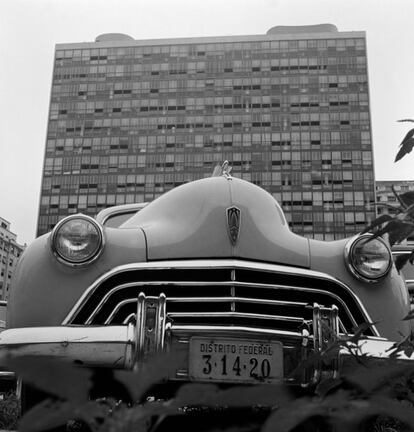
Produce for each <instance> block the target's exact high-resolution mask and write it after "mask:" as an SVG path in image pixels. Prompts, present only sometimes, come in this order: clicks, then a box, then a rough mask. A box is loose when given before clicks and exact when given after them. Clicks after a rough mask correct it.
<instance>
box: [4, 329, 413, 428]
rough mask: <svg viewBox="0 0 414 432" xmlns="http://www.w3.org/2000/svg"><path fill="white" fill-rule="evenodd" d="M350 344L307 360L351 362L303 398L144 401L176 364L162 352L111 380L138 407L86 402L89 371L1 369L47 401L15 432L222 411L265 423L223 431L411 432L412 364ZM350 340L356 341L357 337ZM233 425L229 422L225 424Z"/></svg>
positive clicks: (210, 395)
mask: <svg viewBox="0 0 414 432" xmlns="http://www.w3.org/2000/svg"><path fill="white" fill-rule="evenodd" d="M352 338H353V339H352V340H351V339H348V341H347V342H346V343H345V344H344V343H343V342H341V341H335V342H333V343H332V345H331V346H330V347H329V348H328V349H327V350H326V351H325V352H324V353H322V354H321V355H320V356H319V355H316V356H315V357H313V359H312V361H316V362H319V361H328V362H330V361H331V360H332V355H337V353H338V350H339V349H340V348H341V347H342V348H344V347H348V348H349V358H350V360H351V363H350V364H349V365H348V367H347V369H345V370H344V373H343V374H342V376H340V377H338V378H335V379H334V378H329V379H326V380H323V381H322V382H321V383H320V384H319V385H318V386H317V387H316V388H314V389H312V391H311V392H307V393H306V392H302V393H301V394H299V395H298V393H297V392H295V391H293V390H292V389H291V388H289V387H288V386H285V385H260V384H259V385H255V386H250V387H247V386H236V385H235V386H232V387H229V388H226V389H223V388H220V387H219V386H217V385H213V384H184V385H183V386H181V387H180V388H179V390H178V391H177V393H176V394H175V396H174V397H173V398H172V399H169V400H147V398H146V396H147V395H148V394H149V393H148V391H149V389H150V388H151V386H152V385H153V384H155V383H157V382H158V381H159V380H160V378H161V377H163V376H165V374H168V373H169V372H170V371H172V370H174V368H175V367H176V366H177V364H179V363H180V361H181V359H180V357H179V356H178V355H177V354H174V353H172V354H171V353H170V354H164V355H162V356H159V357H157V358H155V359H152V360H151V362H149V363H146V364H145V366H144V367H143V368H142V369H141V370H139V371H115V372H114V373H113V375H112V379H113V383H112V384H113V386H112V388H113V389H114V392H115V393H114V394H117V395H120V394H123V395H124V396H125V397H126V398H127V399H128V398H129V399H130V400H138V401H141V403H139V404H137V405H132V404H128V403H125V402H118V398H117V396H116V395H115V396H114V397H112V398H111V397H109V398H105V399H98V400H89V396H90V395H91V394H93V393H94V391H96V385H97V381H96V378H97V376H96V372H95V371H93V370H89V369H85V368H78V367H76V366H73V365H68V364H62V363H60V362H57V361H56V360H44V359H43V360H40V359H38V358H37V359H36V358H25V359H18V360H17V359H14V360H13V359H12V360H11V361H10V363H9V367H12V368H13V369H14V370H15V371H16V372H17V373H19V375H21V376H23V378H24V379H25V380H26V382H29V383H31V384H33V385H36V386H37V387H39V388H40V389H42V390H44V391H47V392H48V393H50V395H51V397H50V398H49V399H46V400H44V401H43V402H41V403H40V404H39V405H37V406H35V407H34V408H33V409H32V410H30V411H29V412H27V413H26V415H25V416H24V417H23V418H22V419H20V422H19V431H22V432H38V431H44V430H48V429H52V428H56V427H59V426H62V425H65V424H67V423H68V422H71V421H72V424H75V425H76V423H73V420H74V419H77V420H78V421H80V422H81V423H83V424H86V425H87V426H88V428H89V429H90V430H91V431H93V432H121V431H122V432H123V431H125V432H126V431H132V430H133V431H137V432H150V431H154V430H156V427H157V424H159V423H160V422H162V421H163V420H164V419H165V417H166V416H170V418H171V416H172V417H174V418H176V419H178V421H180V419H183V420H184V419H185V417H186V416H188V414H189V413H190V412H191V413H192V414H193V415H194V414H196V415H197V412H198V413H199V414H200V416H202V415H203V414H204V415H205V414H206V413H207V417H208V416H212V415H214V413H217V412H220V411H223V412H224V411H225V409H227V410H229V412H230V413H231V412H232V410H233V411H234V410H237V409H239V408H244V409H246V407H250V408H251V407H255V409H256V410H259V411H260V410H264V411H266V417H267V418H265V419H264V420H261V421H260V422H252V423H246V422H241V423H239V424H237V423H236V422H233V423H232V424H230V425H229V428H228V429H225V430H228V431H230V430H232V431H236V430H237V431H246V432H247V431H253V430H254V431H258V430H261V431H262V432H273V431H278V432H285V431H286V432H287V431H297V430H308V429H307V427H310V426H309V425H310V424H312V423H315V422H316V423H317V424H319V426H318V427H321V426H320V424H323V425H324V426H323V428H322V429H320V428H319V429H318V430H319V431H321V430H332V429H331V428H332V427H334V428H335V429H334V430H335V431H338V432H342V431H357V430H363V431H406V430H414V365H411V364H401V363H399V362H398V360H397V359H396V357H397V356H396V355H394V356H391V358H390V359H388V360H381V361H378V360H377V361H376V362H375V363H373V360H372V359H369V358H368V357H367V356H365V355H362V354H359V353H358V351H355V349H351V348H350V347H351V346H354V344H353V343H352V342H355V338H354V336H352ZM358 339H359V340H362V339H360V337H359V336H358ZM349 342H351V344H350V343H349ZM410 344H411V345H410ZM410 344H407V341H405V342H404V343H403V344H399V345H395V347H394V350H395V353H397V352H401V351H404V352H405V353H407V354H409V350H410V349H412V347H413V346H412V343H411V342H410ZM410 347H411V348H410ZM305 366H306V367H308V366H309V365H305ZM195 404H197V405H196V406H195ZM224 408H225V409H224ZM210 414H211V415H210ZM0 416H1V414H0ZM233 420H237V419H235V418H234V417H233ZM238 420H240V419H238ZM374 420H375V421H374ZM9 424H12V423H9ZM178 424H179V423H178ZM301 426H303V428H304V429H300V427H301ZM298 428H299V429H298ZM74 430H76V428H75V429H74ZM197 430H198V432H202V431H207V430H212V429H211V428H210V426H209V425H208V423H204V422H201V423H200V424H197Z"/></svg>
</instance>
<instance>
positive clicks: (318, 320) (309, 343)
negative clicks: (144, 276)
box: [0, 293, 414, 385]
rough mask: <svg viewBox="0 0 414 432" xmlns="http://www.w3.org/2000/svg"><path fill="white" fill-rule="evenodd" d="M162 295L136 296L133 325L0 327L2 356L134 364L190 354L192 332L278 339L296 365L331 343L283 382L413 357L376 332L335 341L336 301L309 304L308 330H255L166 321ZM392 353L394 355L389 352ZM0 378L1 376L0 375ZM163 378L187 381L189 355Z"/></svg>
mask: <svg viewBox="0 0 414 432" xmlns="http://www.w3.org/2000/svg"><path fill="white" fill-rule="evenodd" d="M165 304H166V303H165V296H164V295H160V296H159V297H145V295H144V294H142V293H141V294H140V295H139V296H138V309H137V314H136V318H137V319H136V322H137V324H136V325H134V324H129V325H128V326H96V327H94V326H57V327H30V328H29V327H27V328H17V329H9V330H5V331H3V332H2V333H1V334H0V360H1V358H12V359H13V358H16V357H25V356H37V357H53V358H57V359H62V360H67V361H69V362H73V363H76V364H78V365H83V366H86V367H108V368H115V369H134V367H136V366H139V364H140V363H141V362H144V361H146V359H147V358H149V357H150V356H152V355H154V354H157V353H162V352H165V351H169V350H178V351H180V350H181V352H184V353H185V354H186V358H187V359H188V355H189V342H190V339H191V337H193V336H207V337H211V338H215V337H225V338H237V339H242V338H255V339H258V340H278V341H281V342H283V346H284V354H285V352H287V351H289V350H290V351H291V352H294V354H295V363H296V366H299V365H300V363H301V361H306V360H307V359H309V357H310V356H312V355H313V354H315V353H322V354H323V353H324V352H325V351H326V350H328V349H329V346H331V345H332V343H334V344H335V343H336V346H337V349H336V351H335V355H334V356H331V357H330V362H329V364H328V365H326V364H323V365H322V364H318V363H317V362H316V363H315V364H312V367H311V368H310V370H309V368H308V370H306V371H304V372H303V373H302V374H301V376H300V377H299V378H298V377H296V378H294V379H292V378H285V382H291V383H296V384H301V385H308V384H311V383H316V382H318V381H319V379H320V378H321V377H322V376H326V375H327V374H329V375H331V376H337V374H338V373H339V372H340V368H341V366H343V365H344V363H346V362H347V360H353V359H355V356H358V355H363V356H364V358H368V359H372V360H381V359H387V358H391V357H394V358H395V359H397V360H399V361H412V360H414V353H413V354H412V355H411V356H407V355H405V354H404V353H403V352H398V353H395V349H394V348H393V347H394V343H393V342H391V341H388V340H386V339H382V338H378V337H366V338H364V339H360V340H359V341H358V342H356V343H351V342H344V343H343V344H342V343H341V342H340V343H339V344H338V341H340V340H341V335H339V332H338V328H339V327H338V314H337V309H336V307H335V306H333V307H331V308H326V307H322V306H319V305H317V304H314V305H313V324H312V334H310V333H309V331H308V330H307V329H305V328H304V329H303V330H302V332H301V333H297V332H288V331H275V330H266V329H254V328H248V327H236V326H232V327H229V326H179V325H174V324H173V323H171V322H168V315H167V314H166V310H165ZM393 353H394V354H393ZM186 368H187V369H186ZM0 378H1V377H0ZM166 378H170V379H181V380H188V379H189V375H188V360H187V363H184V364H183V365H182V367H181V368H178V369H177V370H176V372H175V374H174V376H169V377H166Z"/></svg>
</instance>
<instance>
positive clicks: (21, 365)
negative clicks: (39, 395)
mask: <svg viewBox="0 0 414 432" xmlns="http://www.w3.org/2000/svg"><path fill="white" fill-rule="evenodd" d="M7 366H8V368H9V369H10V370H12V371H14V372H16V374H17V375H18V376H19V377H20V378H22V379H23V381H25V382H28V383H30V384H32V385H33V386H35V387H37V388H39V389H40V390H43V391H45V392H47V393H50V394H52V395H55V396H57V397H59V398H61V399H67V400H71V401H79V402H84V401H87V400H88V394H89V390H90V388H91V386H92V382H91V380H90V378H91V376H92V372H91V371H90V370H89V369H87V368H81V367H78V366H75V365H73V364H70V363H68V362H65V361H59V360H56V359H51V358H39V357H33V356H26V357H19V358H17V357H16V358H13V357H10V358H9V359H8V362H7Z"/></svg>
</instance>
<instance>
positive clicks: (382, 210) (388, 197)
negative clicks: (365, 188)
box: [376, 180, 414, 245]
mask: <svg viewBox="0 0 414 432" xmlns="http://www.w3.org/2000/svg"><path fill="white" fill-rule="evenodd" d="M393 189H394V191H395V193H397V194H398V195H401V194H404V193H406V192H412V193H413V194H414V180H381V181H379V180H377V181H376V202H377V205H376V209H377V215H378V216H381V215H383V214H391V215H395V214H397V212H396V211H394V210H393V209H392V207H397V206H399V203H398V199H397V197H396V196H395V193H394V192H393ZM403 244H408V245H414V236H410V237H409V238H408V239H407V240H405V241H404V242H403Z"/></svg>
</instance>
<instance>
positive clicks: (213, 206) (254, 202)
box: [121, 177, 310, 267]
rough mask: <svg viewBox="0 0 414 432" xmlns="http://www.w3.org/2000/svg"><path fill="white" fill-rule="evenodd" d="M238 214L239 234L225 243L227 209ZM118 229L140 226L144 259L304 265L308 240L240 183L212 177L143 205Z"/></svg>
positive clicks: (273, 205) (266, 199) (258, 192)
mask: <svg viewBox="0 0 414 432" xmlns="http://www.w3.org/2000/svg"><path fill="white" fill-rule="evenodd" d="M231 207H236V208H238V209H239V210H240V232H239V235H238V239H237V241H236V242H235V244H234V245H232V243H231V242H230V241H229V235H228V226H227V217H226V211H227V209H229V208H231ZM121 227H123V228H126V227H129V228H132V227H141V228H142V229H143V230H144V232H145V235H146V238H147V242H148V259H149V260H165V259H177V258H179V259H190V258H191V259H196V258H223V257H228V258H232V257H238V258H243V259H251V260H258V261H264V262H274V263H278V264H287V265H296V266H298V267H309V262H310V260H309V246H308V240H307V239H305V238H303V237H300V236H297V235H295V234H293V233H292V232H291V231H290V230H289V228H288V226H287V223H286V221H285V218H284V216H283V213H282V211H281V209H280V207H279V205H278V204H277V202H276V201H275V200H274V199H273V198H272V196H271V195H269V194H268V193H267V192H265V191H264V190H263V189H261V188H259V187H257V186H255V185H253V184H251V183H248V182H246V181H243V180H239V179H231V180H229V179H227V178H225V177H212V178H209V179H204V180H200V181H195V182H192V183H188V184H185V185H183V186H180V187H178V188H176V189H174V190H172V191H170V192H169V193H168V194H165V195H163V196H161V197H160V198H158V199H157V200H155V201H153V202H152V203H150V204H148V206H146V207H145V208H143V209H142V210H141V211H140V212H139V213H137V214H136V215H135V216H133V217H132V218H130V219H129V220H128V221H127V222H125V223H124V224H123V225H122V226H121Z"/></svg>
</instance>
